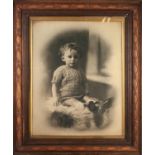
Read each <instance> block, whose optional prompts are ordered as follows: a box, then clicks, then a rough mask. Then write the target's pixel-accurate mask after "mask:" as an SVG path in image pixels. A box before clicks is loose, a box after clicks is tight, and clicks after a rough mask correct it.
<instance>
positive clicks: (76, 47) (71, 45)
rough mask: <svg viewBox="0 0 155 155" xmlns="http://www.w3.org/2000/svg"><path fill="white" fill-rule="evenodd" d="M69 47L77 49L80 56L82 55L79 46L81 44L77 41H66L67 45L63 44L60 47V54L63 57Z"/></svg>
mask: <svg viewBox="0 0 155 155" xmlns="http://www.w3.org/2000/svg"><path fill="white" fill-rule="evenodd" d="M68 49H70V50H76V51H77V52H78V54H79V56H81V52H80V48H79V46H78V45H77V43H75V42H70V43H66V44H65V45H63V46H62V47H61V48H60V52H59V55H60V56H61V57H62V56H64V54H65V51H67V50H68Z"/></svg>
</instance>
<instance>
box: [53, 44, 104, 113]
mask: <svg viewBox="0 0 155 155" xmlns="http://www.w3.org/2000/svg"><path fill="white" fill-rule="evenodd" d="M60 56H61V60H62V61H63V62H64V63H65V64H64V65H62V66H60V67H58V68H57V69H56V70H55V71H54V74H53V78H52V81H51V82H52V95H53V99H54V104H55V105H56V106H57V105H60V104H62V105H64V106H72V107H74V108H75V109H77V110H83V109H85V108H86V107H88V108H89V110H90V111H92V112H97V111H99V110H100V111H102V107H103V108H105V106H103V105H104V104H102V102H101V101H99V100H98V99H96V98H94V97H90V96H88V95H87V93H86V77H85V75H84V73H83V72H82V70H81V69H80V67H79V59H80V57H81V54H80V50H79V47H78V46H77V44H76V43H72V42H71V43H67V44H65V45H64V46H63V47H62V48H61V49H60ZM96 105H97V106H96Z"/></svg>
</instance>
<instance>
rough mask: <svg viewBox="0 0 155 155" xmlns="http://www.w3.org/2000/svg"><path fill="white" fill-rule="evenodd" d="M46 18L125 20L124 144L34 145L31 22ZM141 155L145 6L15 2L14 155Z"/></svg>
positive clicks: (118, 1)
mask: <svg viewBox="0 0 155 155" xmlns="http://www.w3.org/2000/svg"><path fill="white" fill-rule="evenodd" d="M32 15H37V16H40V15H44V16H46V15H47V16H65V15H66V16H69V15H70V16H72V15H73V16H84V15H87V16H101V15H102V16H103V15H105V16H115V15H119V16H125V17H126V35H127V37H126V40H125V41H126V48H125V49H126V68H125V69H126V73H125V74H126V91H125V93H126V103H127V106H126V129H127V130H126V137H125V139H97V138H96V139H92V140H90V139H85V140H82V139H81V140H77V139H76V138H75V139H68V140H66V139H63V138H62V139H32V138H31V137H30V135H29V132H28V128H29V126H28V124H29V122H28V116H29V115H28V114H29V111H28V102H29V81H30V60H29V52H26V51H28V46H29V35H28V33H27V32H28V19H29V17H30V16H32ZM73 153H74V154H79V155H80V154H81V155H82V154H83V155H90V154H93V155H101V154H102V155H140V154H141V1H139V0H136V1H135V0H134V1H132V0H131V1H125V0H110V1H107V0H105V1H101V0H96V1H93V0H85V1H84V0H80V1H75V0H65V1H62V0H53V1H52V0H44V1H43V0H39V1H36V0H20V1H19V0H16V1H14V154H15V155H35V154H37V155H43V154H44V155H52V154H54V155H57V154H60V155H62V154H65V155H71V154H73Z"/></svg>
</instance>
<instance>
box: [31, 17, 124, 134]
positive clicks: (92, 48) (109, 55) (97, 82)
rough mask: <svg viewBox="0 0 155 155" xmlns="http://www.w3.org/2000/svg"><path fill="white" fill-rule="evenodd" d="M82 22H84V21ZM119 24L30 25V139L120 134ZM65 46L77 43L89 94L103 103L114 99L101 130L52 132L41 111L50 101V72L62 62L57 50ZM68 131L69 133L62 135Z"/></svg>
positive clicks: (80, 22)
mask: <svg viewBox="0 0 155 155" xmlns="http://www.w3.org/2000/svg"><path fill="white" fill-rule="evenodd" d="M85 20H86V18H85ZM121 37H122V29H121V22H104V21H103V22H102V21H101V22H90V21H89V22H88V21H78V22H77V21H74V22H73V21H67V22H66V21H47V20H46V21H43V20H42V21H33V23H32V51H31V52H32V94H33V95H32V135H65V134H66V135H102V136H120V135H122V134H123V130H124V129H123V125H124V124H123V117H124V116H123V112H122V111H123V94H122V93H123V67H122V64H123V56H124V55H123V51H122V40H123V38H122V39H121ZM67 42H77V43H78V44H79V45H80V48H81V52H82V59H81V62H80V64H81V68H83V69H84V71H85V73H86V76H87V79H88V84H89V86H88V87H89V90H90V96H91V94H92V95H94V97H96V98H99V99H101V100H104V99H106V98H108V97H114V98H115V101H114V104H113V107H112V108H111V113H112V117H111V119H112V122H111V124H110V125H109V126H107V127H106V128H104V129H103V130H98V131H97V132H96V131H95V130H94V131H91V130H90V131H89V130H87V131H85V132H84V131H83V132H77V131H72V132H71V130H70V129H54V128H52V127H51V125H50V124H49V123H48V122H47V117H46V116H47V112H46V110H45V111H44V107H45V104H46V100H47V97H49V96H50V97H51V79H52V73H53V71H54V70H55V69H56V68H57V67H58V66H60V65H62V62H61V61H60V58H59V56H58V52H59V49H60V47H61V46H62V45H64V44H65V43H67ZM64 130H65V131H70V132H64Z"/></svg>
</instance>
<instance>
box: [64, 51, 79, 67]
mask: <svg viewBox="0 0 155 155" xmlns="http://www.w3.org/2000/svg"><path fill="white" fill-rule="evenodd" d="M63 61H64V62H65V64H66V65H67V66H69V67H76V66H77V65H78V61H79V54H78V52H77V51H76V50H74V49H71V50H70V49H68V50H66V51H65V53H64V56H63Z"/></svg>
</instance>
